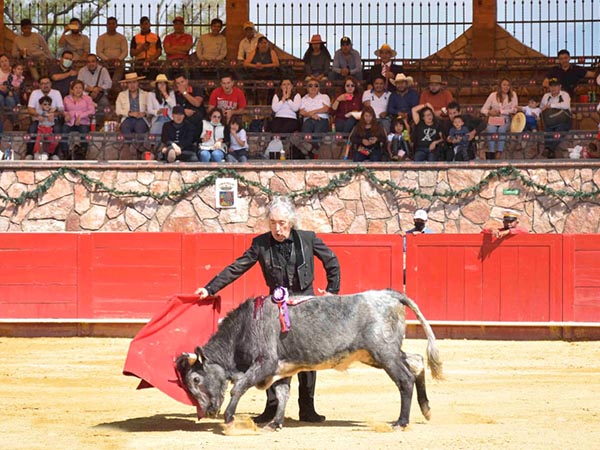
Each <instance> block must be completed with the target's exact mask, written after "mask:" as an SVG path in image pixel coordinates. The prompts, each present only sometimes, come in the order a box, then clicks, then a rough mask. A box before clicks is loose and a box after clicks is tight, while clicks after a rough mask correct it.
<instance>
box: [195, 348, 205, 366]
mask: <svg viewBox="0 0 600 450" xmlns="http://www.w3.org/2000/svg"><path fill="white" fill-rule="evenodd" d="M196 355H198V359H199V360H200V363H201V364H204V351H203V350H202V347H200V346H198V347H196Z"/></svg>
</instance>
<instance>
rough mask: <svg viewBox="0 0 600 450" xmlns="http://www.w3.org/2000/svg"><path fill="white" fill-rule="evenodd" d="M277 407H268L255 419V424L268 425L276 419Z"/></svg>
mask: <svg viewBox="0 0 600 450" xmlns="http://www.w3.org/2000/svg"><path fill="white" fill-rule="evenodd" d="M276 411H277V408H276V407H270V406H267V408H265V410H264V411H263V413H262V414H261V415H259V416H256V417H254V418H253V419H252V420H253V421H254V423H267V422H270V421H271V420H273V419H274V418H275V412H276Z"/></svg>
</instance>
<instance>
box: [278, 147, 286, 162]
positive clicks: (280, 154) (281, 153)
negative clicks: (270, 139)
mask: <svg viewBox="0 0 600 450" xmlns="http://www.w3.org/2000/svg"><path fill="white" fill-rule="evenodd" d="M279 160H280V161H285V149H283V148H282V149H281V150H279Z"/></svg>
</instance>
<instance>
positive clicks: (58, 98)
mask: <svg viewBox="0 0 600 450" xmlns="http://www.w3.org/2000/svg"><path fill="white" fill-rule="evenodd" d="M44 96H48V97H50V98H51V99H52V103H51V106H52V108H54V109H55V112H54V113H53V114H52V115H48V114H47V115H46V116H45V117H44V116H43V115H42V113H43V110H42V107H41V105H40V103H39V101H40V98H42V97H44ZM63 111H64V105H63V99H62V95H60V92H58V91H57V90H56V89H52V80H50V77H46V76H44V77H41V78H40V88H39V89H35V90H33V91H32V92H31V94H30V95H29V101H28V103H27V113H28V114H29V116H30V117H31V125H29V130H28V132H29V134H32V135H34V134H36V133H37V130H38V125H39V122H40V120H43V121H44V122H52V123H53V124H52V125H51V126H52V132H53V133H54V134H59V133H60V132H61V129H62V126H61V124H60V122H59V121H58V118H59V116H60V115H61V114H63ZM48 126H49V125H48ZM25 151H26V156H25V159H33V142H28V143H27V146H26V150H25ZM55 159H58V155H56V158H55Z"/></svg>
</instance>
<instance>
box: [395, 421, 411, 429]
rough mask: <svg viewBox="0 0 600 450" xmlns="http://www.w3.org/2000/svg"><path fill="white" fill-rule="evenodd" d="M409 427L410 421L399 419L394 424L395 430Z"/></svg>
mask: <svg viewBox="0 0 600 450" xmlns="http://www.w3.org/2000/svg"><path fill="white" fill-rule="evenodd" d="M407 427H408V422H404V421H400V420H397V421H395V422H394V423H393V424H392V428H393V429H394V430H400V431H404V430H406V428H407Z"/></svg>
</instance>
